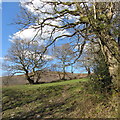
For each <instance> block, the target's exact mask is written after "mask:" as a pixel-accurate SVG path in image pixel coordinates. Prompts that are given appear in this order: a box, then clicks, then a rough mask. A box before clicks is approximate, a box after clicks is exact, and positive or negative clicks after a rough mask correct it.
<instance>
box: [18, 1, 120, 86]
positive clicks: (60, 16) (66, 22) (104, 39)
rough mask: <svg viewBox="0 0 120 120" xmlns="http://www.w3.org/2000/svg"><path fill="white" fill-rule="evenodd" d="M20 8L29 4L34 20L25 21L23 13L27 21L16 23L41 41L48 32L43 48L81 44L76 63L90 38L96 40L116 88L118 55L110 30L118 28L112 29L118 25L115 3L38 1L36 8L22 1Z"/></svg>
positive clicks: (117, 48) (116, 43)
mask: <svg viewBox="0 0 120 120" xmlns="http://www.w3.org/2000/svg"><path fill="white" fill-rule="evenodd" d="M22 5H23V6H25V7H26V8H27V6H29V5H30V6H31V7H32V11H30V12H31V13H32V12H33V17H34V18H36V19H35V20H34V22H33V19H29V17H28V16H29V14H28V13H27V12H26V13H27V14H26V19H27V20H25V19H24V21H25V22H20V23H19V24H23V25H25V27H26V26H27V27H29V25H33V26H32V27H33V28H34V29H38V30H39V31H40V33H41V35H40V36H41V39H45V38H44V37H45V36H46V33H49V35H48V36H47V40H48V41H49V42H48V44H47V46H46V49H47V48H48V47H49V46H50V45H52V44H53V43H54V42H58V41H59V40H61V39H65V40H66V39H67V40H68V41H69V43H70V42H72V44H74V45H75V46H76V43H78V44H79V43H80V42H81V43H82V47H80V48H78V50H77V51H78V52H79V54H78V55H77V56H76V59H75V61H76V60H77V59H79V57H80V56H81V54H82V51H83V47H84V45H85V43H86V41H91V42H92V39H91V38H92V37H95V38H99V43H100V44H101V47H102V50H103V51H102V52H103V53H104V55H105V57H106V61H107V64H108V65H109V72H110V74H111V76H112V77H113V83H114V84H115V86H116V85H118V80H119V72H118V71H119V70H118V69H119V64H120V52H119V45H118V41H117V40H116V39H117V38H119V32H116V33H117V34H116V33H114V31H118V30H117V28H118V27H116V26H115V25H117V26H118V22H115V21H116V20H115V18H116V19H117V18H119V17H117V16H119V14H117V13H118V12H119V3H117V2H116V3H115V2H114V3H113V2H108V3H107V2H91V3H87V2H75V1H73V2H64V1H63V0H62V1H61V0H59V1H55V2H51V1H40V6H38V5H37V6H36V5H35V4H34V2H33V1H32V0H31V2H25V3H23V4H22ZM48 7H49V9H48ZM117 20H118V19H117ZM25 23H26V24H25ZM35 23H36V24H35ZM46 28H47V29H46ZM60 33H63V34H60ZM68 33H69V34H68ZM56 34H57V36H56ZM76 36H79V39H78V40H76V39H75V37H76ZM113 70H114V71H113Z"/></svg>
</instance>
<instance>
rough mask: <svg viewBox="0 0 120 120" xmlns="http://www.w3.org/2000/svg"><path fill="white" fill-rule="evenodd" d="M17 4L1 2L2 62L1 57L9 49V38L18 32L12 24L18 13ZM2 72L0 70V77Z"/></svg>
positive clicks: (18, 7)
mask: <svg viewBox="0 0 120 120" xmlns="http://www.w3.org/2000/svg"><path fill="white" fill-rule="evenodd" d="M19 10H20V6H19V2H2V16H1V17H2V41H1V43H2V55H1V56H0V61H3V57H4V56H5V55H6V54H7V50H8V48H9V47H10V44H11V42H10V41H9V36H10V35H12V34H14V33H15V32H17V31H18V29H17V26H16V25H12V23H14V21H15V18H16V16H17V14H18V13H19ZM1 75H2V70H0V76H1Z"/></svg>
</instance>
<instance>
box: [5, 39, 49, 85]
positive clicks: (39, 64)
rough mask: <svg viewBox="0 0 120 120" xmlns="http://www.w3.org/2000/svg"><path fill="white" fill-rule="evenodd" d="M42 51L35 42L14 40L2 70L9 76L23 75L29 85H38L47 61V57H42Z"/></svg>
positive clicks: (42, 47)
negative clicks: (9, 74) (8, 73)
mask: <svg viewBox="0 0 120 120" xmlns="http://www.w3.org/2000/svg"><path fill="white" fill-rule="evenodd" d="M43 51H44V46H40V45H39V44H38V43H37V41H36V42H35V41H34V42H33V41H32V42H31V41H29V42H26V40H16V41H14V43H12V46H11V48H10V49H9V50H8V55H6V56H5V57H6V59H5V62H4V64H3V69H5V70H6V71H9V72H10V73H11V75H14V74H16V73H23V74H25V76H26V79H27V80H28V82H29V83H30V84H35V83H38V81H39V79H40V74H41V71H43V70H44V69H45V67H46V66H47V62H48V61H49V59H48V58H47V55H43Z"/></svg>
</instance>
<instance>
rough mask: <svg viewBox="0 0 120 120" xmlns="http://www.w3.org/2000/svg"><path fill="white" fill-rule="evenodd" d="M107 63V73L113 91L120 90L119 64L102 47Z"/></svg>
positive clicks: (105, 48)
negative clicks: (110, 78)
mask: <svg viewBox="0 0 120 120" xmlns="http://www.w3.org/2000/svg"><path fill="white" fill-rule="evenodd" d="M104 50H105V55H106V57H107V63H108V66H109V73H110V76H111V77H112V83H113V85H114V87H115V89H117V90H120V83H119V82H120V63H119V62H118V61H117V60H116V59H115V58H114V57H113V55H112V54H111V53H110V51H109V50H108V49H107V47H106V46H104Z"/></svg>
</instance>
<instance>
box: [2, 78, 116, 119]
mask: <svg viewBox="0 0 120 120" xmlns="http://www.w3.org/2000/svg"><path fill="white" fill-rule="evenodd" d="M117 95H118V94H117V93H115V94H114V96H112V97H110V96H109V95H107V96H104V95H102V94H100V93H99V92H95V91H93V90H92V89H91V86H90V84H89V80H88V79H87V78H83V79H76V80H69V81H63V82H55V83H45V84H41V85H16V86H9V87H3V120H36V119H37V118H38V120H42V119H41V118H53V120H57V119H56V118H60V120H61V119H62V118H117V117H118V106H117ZM64 120H65V119H64Z"/></svg>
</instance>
